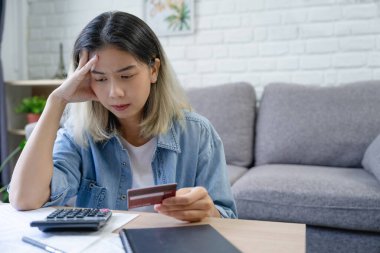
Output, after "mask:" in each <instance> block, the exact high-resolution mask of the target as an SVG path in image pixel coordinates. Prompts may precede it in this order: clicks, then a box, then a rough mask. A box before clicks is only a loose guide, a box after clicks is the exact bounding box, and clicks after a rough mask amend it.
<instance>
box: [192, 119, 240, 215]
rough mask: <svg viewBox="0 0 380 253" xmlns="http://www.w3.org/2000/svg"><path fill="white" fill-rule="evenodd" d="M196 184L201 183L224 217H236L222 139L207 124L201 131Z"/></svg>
mask: <svg viewBox="0 0 380 253" xmlns="http://www.w3.org/2000/svg"><path fill="white" fill-rule="evenodd" d="M201 135H203V136H201V138H200V139H201V140H202V141H204V143H202V145H201V150H200V154H199V155H200V156H199V157H200V158H199V166H198V173H197V184H198V185H203V186H204V187H205V188H206V189H207V190H208V193H209V195H210V197H211V198H212V200H213V201H214V204H215V207H216V208H217V209H218V211H219V213H220V214H221V216H222V217H224V218H237V211H236V204H235V201H234V199H233V195H232V191H231V187H230V184H229V181H228V175H227V165H226V160H225V155H224V148H223V144H222V141H221V139H220V137H219V136H218V134H217V133H216V131H215V129H214V128H213V127H212V126H211V125H209V126H208V127H205V128H204V129H203V131H202V133H201Z"/></svg>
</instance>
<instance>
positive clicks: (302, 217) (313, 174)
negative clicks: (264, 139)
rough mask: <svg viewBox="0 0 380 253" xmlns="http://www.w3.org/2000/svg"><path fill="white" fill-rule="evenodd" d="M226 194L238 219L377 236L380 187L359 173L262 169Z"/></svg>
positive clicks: (313, 168)
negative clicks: (231, 200)
mask: <svg viewBox="0 0 380 253" xmlns="http://www.w3.org/2000/svg"><path fill="white" fill-rule="evenodd" d="M232 190H233V193H234V197H235V200H236V204H237V208H238V215H239V218H243V219H255V220H269V221H282V222H297V223H305V224H308V225H316V226H326V227H335V228H344V229H353V230H367V231H377V232H380V223H379V220H380V183H379V182H378V181H377V180H376V178H375V177H373V176H372V175H371V174H370V173H368V172H367V171H365V170H364V169H358V168H337V167H331V168H327V167H320V166H306V165H274V164H273V165H263V166H258V167H254V168H252V169H250V170H249V171H248V172H247V173H246V174H245V175H244V176H243V177H241V178H240V179H238V181H237V182H236V183H235V184H234V185H233V186H232Z"/></svg>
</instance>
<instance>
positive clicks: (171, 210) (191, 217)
mask: <svg viewBox="0 0 380 253" xmlns="http://www.w3.org/2000/svg"><path fill="white" fill-rule="evenodd" d="M154 209H155V210H156V211H157V212H159V213H161V214H165V215H168V216H171V217H174V218H176V219H179V220H184V221H191V222H192V221H200V220H202V219H203V218H205V217H211V216H215V217H219V212H218V211H217V210H216V207H215V205H214V202H213V201H212V199H211V197H210V196H209V195H208V193H207V190H206V189H205V188H203V187H194V188H182V189H179V190H178V191H177V192H176V196H175V197H171V198H167V199H165V200H164V201H163V202H162V204H158V205H155V206H154ZM215 211H216V212H215Z"/></svg>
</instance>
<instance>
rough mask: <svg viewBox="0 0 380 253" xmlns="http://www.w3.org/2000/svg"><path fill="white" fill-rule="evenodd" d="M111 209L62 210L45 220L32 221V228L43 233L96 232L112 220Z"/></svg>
mask: <svg viewBox="0 0 380 253" xmlns="http://www.w3.org/2000/svg"><path fill="white" fill-rule="evenodd" d="M111 216H112V212H111V210H109V209H97V208H73V209H66V208H60V209H57V210H56V211H54V212H52V213H51V214H49V215H48V216H47V217H46V218H45V219H44V220H39V221H32V222H31V223H30V226H31V227H38V228H39V229H40V230H41V231H43V232H54V231H96V230H98V229H100V228H101V227H103V226H104V225H105V224H106V223H107V222H108V221H109V219H110V218H111Z"/></svg>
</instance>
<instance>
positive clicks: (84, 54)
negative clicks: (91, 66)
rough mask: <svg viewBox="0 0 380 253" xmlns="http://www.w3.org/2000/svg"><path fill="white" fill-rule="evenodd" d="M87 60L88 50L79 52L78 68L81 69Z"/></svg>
mask: <svg viewBox="0 0 380 253" xmlns="http://www.w3.org/2000/svg"><path fill="white" fill-rule="evenodd" d="M86 62H88V51H87V50H82V51H81V52H80V53H79V64H78V69H81V68H82V67H83V66H84V65H85V64H86Z"/></svg>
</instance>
